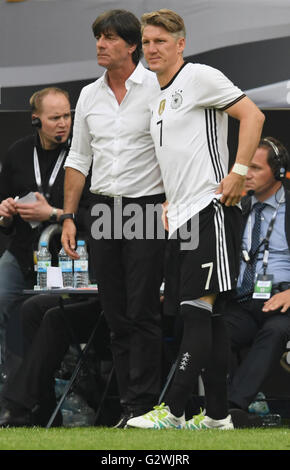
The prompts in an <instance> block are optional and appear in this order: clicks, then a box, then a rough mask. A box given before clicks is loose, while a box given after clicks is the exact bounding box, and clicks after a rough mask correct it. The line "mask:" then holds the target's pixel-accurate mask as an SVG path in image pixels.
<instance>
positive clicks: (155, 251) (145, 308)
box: [91, 195, 165, 409]
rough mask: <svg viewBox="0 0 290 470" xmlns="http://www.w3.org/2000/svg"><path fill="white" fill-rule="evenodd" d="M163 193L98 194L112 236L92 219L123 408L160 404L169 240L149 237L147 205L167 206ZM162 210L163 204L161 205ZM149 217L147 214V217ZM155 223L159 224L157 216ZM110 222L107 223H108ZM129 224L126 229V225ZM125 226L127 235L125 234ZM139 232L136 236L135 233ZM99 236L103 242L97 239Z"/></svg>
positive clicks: (96, 208) (96, 265)
mask: <svg viewBox="0 0 290 470" xmlns="http://www.w3.org/2000/svg"><path fill="white" fill-rule="evenodd" d="M163 200H164V195H159V196H155V197H154V196H152V197H150V198H146V197H145V198H138V199H129V200H128V199H126V198H123V199H122V201H121V200H120V199H118V198H106V197H99V196H96V198H95V201H94V207H93V209H92V213H93V214H95V215H96V214H98V213H99V212H100V211H99V209H100V208H101V207H103V206H104V205H105V206H106V207H104V211H106V210H107V213H108V214H109V216H108V218H109V224H110V228H111V230H110V233H109V234H108V233H107V234H106V236H103V237H102V236H100V233H99V231H98V229H96V224H98V220H100V219H98V217H95V216H94V215H93V216H92V235H93V240H92V244H91V253H92V254H91V256H92V257H93V258H92V259H93V263H94V268H95V270H96V278H97V282H98V286H99V292H100V300H101V303H102V307H103V310H104V313H105V317H106V320H107V323H108V325H109V328H110V331H111V349H112V353H113V358H114V365H115V371H116V377H117V383H118V389H119V395H120V402H121V405H122V406H132V407H134V408H137V407H138V408H139V407H140V408H149V409H150V408H152V406H153V405H155V404H156V403H157V398H158V396H159V393H160V382H161V355H162V354H161V353H162V330H161V313H160V285H161V283H162V278H163V263H164V249H165V238H164V237H162V236H161V237H160V238H159V239H158V236H157V235H156V230H155V229H156V227H155V229H154V230H153V232H151V234H152V233H153V234H154V236H153V237H146V233H147V235H148V232H147V228H148V224H150V226H151V227H152V223H153V222H154V220H152V218H149V219H150V220H149V219H148V217H146V208H147V207H149V206H148V204H150V205H151V209H152V205H156V204H158V203H159V206H160V203H161V202H163ZM132 203H134V208H135V211H136V207H137V206H138V214H137V215H136V212H135V215H136V218H135V230H136V231H138V235H137V236H136V237H135V238H134V237H131V236H130V233H129V230H128V226H129V225H128V223H129V221H130V217H129V216H128V215H127V216H126V215H125V213H126V211H127V214H128V212H129V209H130V207H132V206H130V204H132ZM160 207H161V206H160ZM147 215H148V214H147ZM155 215H156V220H155V222H156V223H158V224H160V222H161V221H160V222H159V219H158V220H157V217H158V218H159V217H160V212H159V215H157V214H155ZM106 222H108V220H106V221H105V223H106ZM126 224H127V225H126ZM126 227H127V231H126V230H125V229H126ZM135 233H136V232H135ZM96 238H99V239H96Z"/></svg>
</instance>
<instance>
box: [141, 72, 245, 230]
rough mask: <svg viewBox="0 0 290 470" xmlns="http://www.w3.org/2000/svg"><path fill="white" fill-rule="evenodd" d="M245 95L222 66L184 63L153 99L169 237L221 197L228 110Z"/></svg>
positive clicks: (153, 131) (153, 127)
mask: <svg viewBox="0 0 290 470" xmlns="http://www.w3.org/2000/svg"><path fill="white" fill-rule="evenodd" d="M244 96H245V95H244V94H243V93H242V91H241V90H240V89H239V88H237V87H236V86H235V85H234V84H233V83H232V82H231V81H230V80H229V79H228V78H227V77H225V75H224V74H223V73H221V72H220V71H219V70H217V69H214V68H212V67H209V66H207V65H202V64H192V63H185V64H184V65H183V66H182V67H181V69H180V70H179V72H178V73H177V74H176V75H175V76H174V77H173V78H172V80H171V81H170V82H169V83H168V84H167V86H165V87H164V88H162V89H161V91H160V94H159V97H158V99H157V100H156V99H155V100H154V102H153V103H151V110H152V117H151V129H150V130H151V135H152V137H153V140H154V144H155V149H156V155H157V158H158V161H159V165H160V168H161V173H162V177H163V182H164V186H165V192H166V197H167V199H168V201H169V208H168V221H169V236H171V235H172V234H173V233H174V232H175V231H176V230H177V228H179V227H181V225H183V224H184V223H185V222H186V221H187V220H189V219H190V218H191V217H192V216H193V215H194V214H196V213H198V212H200V211H201V210H202V209H204V208H205V207H206V206H207V205H208V204H209V203H210V202H211V201H212V199H214V198H216V197H217V195H216V194H215V191H216V189H217V188H218V186H219V182H220V181H221V180H222V178H224V177H225V176H226V174H227V172H228V162H229V155H228V147H227V133H228V116H227V114H226V113H225V112H224V110H225V109H226V108H228V107H230V106H232V105H233V104H234V103H235V102H236V101H238V100H239V99H241V98H243V97H244ZM219 197H220V196H219Z"/></svg>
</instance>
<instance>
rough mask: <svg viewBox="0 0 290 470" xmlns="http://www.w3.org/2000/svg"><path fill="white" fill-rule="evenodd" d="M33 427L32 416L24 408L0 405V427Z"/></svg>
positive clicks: (6, 404)
mask: <svg viewBox="0 0 290 470" xmlns="http://www.w3.org/2000/svg"><path fill="white" fill-rule="evenodd" d="M31 426H33V421H32V414H31V411H30V410H27V409H26V408H22V407H18V406H14V404H8V403H7V402H6V403H5V404H3V405H2V408H1V412H0V427H2V428H8V427H31Z"/></svg>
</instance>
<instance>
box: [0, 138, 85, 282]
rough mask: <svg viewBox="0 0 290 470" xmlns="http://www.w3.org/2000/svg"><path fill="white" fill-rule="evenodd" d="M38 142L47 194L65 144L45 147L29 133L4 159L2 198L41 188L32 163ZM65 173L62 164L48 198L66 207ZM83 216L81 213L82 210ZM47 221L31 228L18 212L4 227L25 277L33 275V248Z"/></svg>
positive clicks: (54, 205) (9, 245)
mask: <svg viewBox="0 0 290 470" xmlns="http://www.w3.org/2000/svg"><path fill="white" fill-rule="evenodd" d="M35 144H36V145H37V151H38V159H39V166H40V172H41V178H42V186H43V190H44V194H45V193H46V190H47V187H48V181H49V178H50V176H51V173H52V171H53V168H54V165H55V163H56V160H57V158H58V156H59V154H60V152H61V150H62V149H63V148H64V145H59V147H58V148H57V149H55V150H44V149H43V148H42V147H41V146H40V143H39V139H38V138H36V137H35V136H34V135H30V136H27V137H24V138H22V139H20V140H18V141H17V142H15V143H14V144H13V145H12V146H11V147H10V148H9V150H8V153H7V155H6V157H5V159H4V161H3V167H2V171H1V173H0V201H2V200H3V199H6V198H8V197H12V198H14V197H15V196H19V197H22V196H24V195H25V194H27V193H29V192H30V191H33V192H35V191H38V187H37V184H36V180H35V172H34V163H33V153H34V152H33V151H34V145H35ZM66 150H67V152H68V150H69V149H68V148H67V149H66ZM64 173H65V171H64V168H63V166H62V167H61V168H60V170H59V172H58V174H57V177H56V179H55V182H54V184H53V187H52V188H51V193H50V197H49V199H48V202H49V204H50V205H51V206H53V207H58V208H62V207H63V197H64V194H63V191H64V189H63V186H64ZM87 191H88V188H87V187H86V195H87V196H88V193H87ZM84 193H85V192H84ZM85 199H86V197H85V196H84V197H83V199H82V201H83V202H82V208H83V209H86V208H87V207H88V203H87V204H86V202H85ZM79 212H81V211H79ZM80 218H81V215H80V214H79V219H80ZM47 225H49V222H43V223H41V224H40V225H39V226H38V227H37V228H35V229H32V228H31V226H30V224H29V223H27V222H25V221H24V220H23V219H22V218H21V217H20V216H19V215H16V216H15V217H14V218H13V222H12V224H11V226H10V227H9V228H7V229H2V230H3V231H4V233H6V234H7V235H8V246H7V249H8V250H9V252H10V253H12V254H13V255H14V256H15V257H16V259H17V261H18V263H19V265H20V267H21V270H22V272H23V274H24V276H25V277H33V276H34V262H33V251H34V250H36V249H37V245H38V240H39V237H40V234H41V232H42V231H43V229H44V228H45V227H46V226H47Z"/></svg>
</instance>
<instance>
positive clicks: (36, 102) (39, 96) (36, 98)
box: [29, 87, 69, 113]
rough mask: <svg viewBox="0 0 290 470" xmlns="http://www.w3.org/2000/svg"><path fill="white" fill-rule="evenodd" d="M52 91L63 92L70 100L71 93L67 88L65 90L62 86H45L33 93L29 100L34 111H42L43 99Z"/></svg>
mask: <svg viewBox="0 0 290 470" xmlns="http://www.w3.org/2000/svg"><path fill="white" fill-rule="evenodd" d="M50 93H54V94H56V93H61V94H62V95H64V96H65V97H66V98H67V100H68V102H69V94H68V92H67V91H66V90H63V89H62V88H58V87H47V88H43V89H42V90H38V91H36V92H35V93H33V95H32V96H31V98H30V100H29V104H30V107H31V112H32V113H36V112H40V111H41V107H42V100H43V98H44V97H45V96H47V95H49V94H50Z"/></svg>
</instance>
